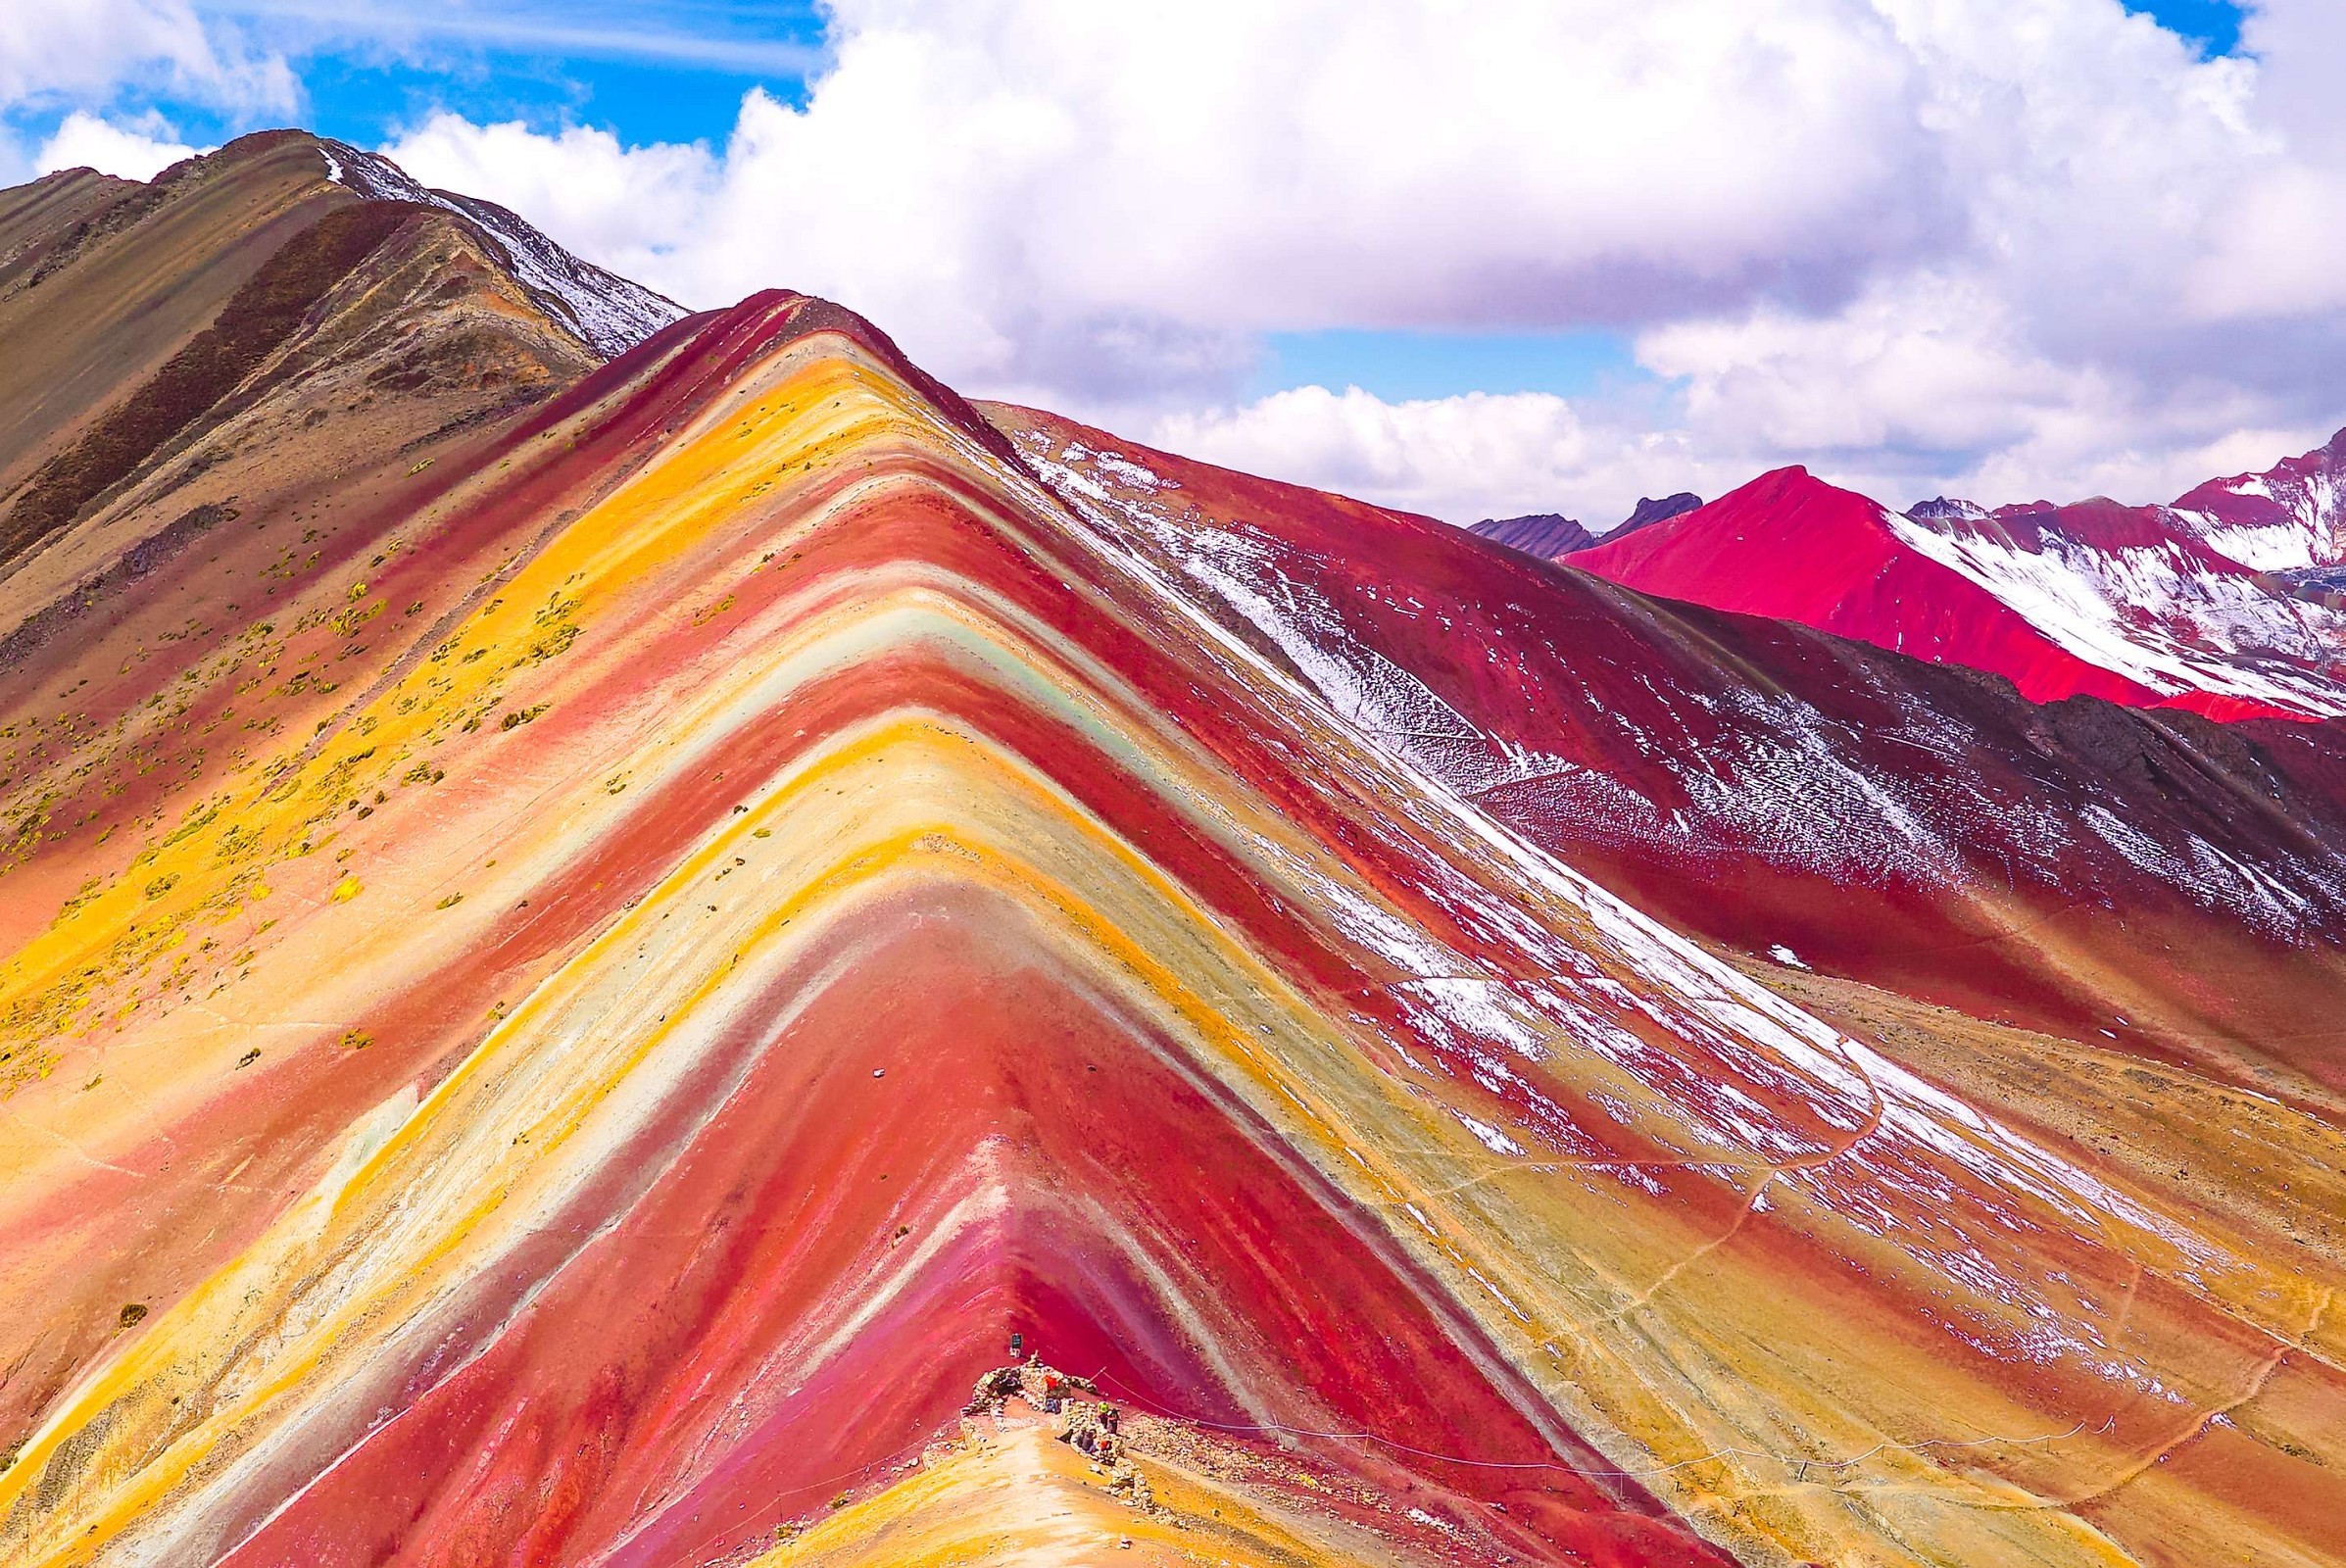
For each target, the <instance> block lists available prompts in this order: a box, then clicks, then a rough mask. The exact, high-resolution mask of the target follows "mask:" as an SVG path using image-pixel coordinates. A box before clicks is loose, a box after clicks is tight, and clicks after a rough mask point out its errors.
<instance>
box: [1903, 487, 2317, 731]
mask: <svg viewBox="0 0 2346 1568" xmlns="http://www.w3.org/2000/svg"><path fill="white" fill-rule="evenodd" d="M1970 520H1971V519H1968V518H1966V517H1964V516H1962V515H1960V514H1952V513H1944V512H1941V513H1934V514H1932V515H1930V516H1927V517H1917V516H1913V515H1907V514H1904V513H1896V512H1890V511H1888V510H1887V509H1883V511H1882V523H1883V525H1884V526H1885V527H1887V528H1888V529H1889V530H1890V531H1891V532H1892V533H1894V534H1895V535H1896V536H1897V537H1898V539H1899V541H1900V542H1901V543H1903V544H1905V545H1906V546H1907V547H1908V548H1910V549H1912V550H1915V551H1917V552H1919V553H1920V554H1922V555H1925V556H1928V557H1929V558H1930V559H1931V560H1932V561H1934V562H1937V563H1938V564H1940V565H1942V566H1945V567H1947V568H1948V569H1949V570H1951V571H1954V572H1957V573H1959V574H1960V575H1962V576H1963V577H1965V578H1967V579H1969V580H1970V581H1971V582H1973V583H1975V584H1977V585H1978V586H1979V587H1980V588H1982V589H1984V590H1986V591H1987V592H1988V593H1990V594H1992V595H1994V596H1995V598H1996V599H1997V600H1998V601H1999V602H2001V603H2002V604H2004V605H2006V606H2008V607H2009V608H2010V609H2011V610H2013V611H2014V612H2015V613H2018V614H2019V615H2020V616H2021V617H2022V618H2023V619H2025V620H2027V621H2028V624H2029V625H2031V626H2033V627H2034V628H2035V629H2036V630H2037V631H2039V632H2041V633H2043V634H2044V636H2045V637H2047V638H2048V639H2050V640H2051V641H2052V642H2053V643H2055V644H2057V645H2058V646H2059V647H2061V648H2062V649H2064V650H2066V651H2067V652H2069V653H2071V654H2073V655H2075V656H2076V657H2077V658H2079V659H2081V660H2084V661H2085V662H2087V663H2090V664H2094V665H2096V666H2098V667H2100V668H2102V669H2106V670H2109V671H2111V672H2112V673H2114V674H2119V675H2123V676H2125V677H2126V678H2127V679H2129V680H2132V681H2134V682H2136V683H2137V684H2139V685H2141V686H2144V687H2147V688H2149V689H2150V690H2152V691H2154V692H2158V693H2160V694H2162V695H2163V696H2171V697H2172V696H2176V695H2179V694H2182V693H2185V692H2213V693H2219V694H2222V695H2224V696H2228V697H2236V698H2240V699H2242V700H2244V701H2248V702H2254V703H2263V704H2266V705H2269V706H2271V707H2273V708H2277V709H2281V710H2283V711H2289V712H2295V713H2303V714H2307V715H2309V716H2327V715H2332V714H2341V713H2346V683H2341V681H2340V680H2339V679H2337V678H2335V677H2334V676H2331V675H2326V674H2324V673H2322V671H2326V670H2334V669H2336V668H2337V667H2338V666H2339V665H2340V664H2341V662H2346V616H2341V615H2340V614H2339V613H2337V612H2335V611H2332V610H2328V609H2326V608H2324V607H2322V606H2320V605H2314V604H2308V603H2305V602H2303V601H2299V600H2295V599H2291V598H2289V597H2287V596H2286V595H2284V594H2281V593H2277V592H2275V591H2273V589H2271V588H2269V587H2267V586H2266V585H2264V584H2263V583H2261V582H2259V581H2258V580H2257V579H2256V577H2255V576H2254V575H2252V574H2251V573H2249V572H2248V571H2245V570H2240V571H2234V570H2225V569H2224V565H2225V564H2226V563H2223V562H2212V561H2210V560H2208V559H2207V558H2206V557H2204V556H2202V555H2200V554H2198V553H2197V552H2194V551H2192V550H2190V549H2189V548H2188V547H2186V546H2185V545H2184V544H2183V543H2182V541H2181V540H2179V539H2175V538H2169V539H2166V540H2162V541H2160V542H2158V543H2155V544H2149V545H2143V546H2132V547H2120V548H2098V547H2095V546H2091V545H2087V544H2084V543H2081V542H2078V541H2077V540H2074V539H2072V538H2070V537H2069V536H2067V535H2066V534H2064V533H2062V532H2061V531H2060V530H2059V529H2058V528H2057V527H2047V528H2044V529H2042V530H2041V531H2040V535H2039V539H2038V541H2037V542H2038V546H2039V548H2036V549H2033V550H2030V549H2024V548H2020V547H2019V546H2017V545H2016V544H2015V543H2014V542H2013V541H2012V539H2011V537H2010V535H2009V534H2008V533H2007V532H2006V531H2005V530H2003V529H2000V528H1986V527H1971V526H1964V524H1965V523H1966V522H1968V521H1970Z"/></svg>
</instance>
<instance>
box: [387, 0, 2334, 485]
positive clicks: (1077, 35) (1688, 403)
mask: <svg viewBox="0 0 2346 1568" xmlns="http://www.w3.org/2000/svg"><path fill="white" fill-rule="evenodd" d="M831 16H832V37H831V42H832V45H833V61H834V63H833V64H832V66H831V67H830V69H829V70H828V71H827V72H826V73H823V74H822V75H820V76H819V77H818V78H816V79H815V80H814V81H813V82H812V83H811V84H810V89H809V93H808V96H807V99H806V103H805V104H804V106H803V107H798V106H792V105H789V104H785V103H782V102H779V101H777V100H775V99H774V98H771V97H769V96H767V95H765V94H763V93H753V94H751V95H750V96H749V97H748V98H747V99H746V100H745V101H744V103H743V105H742V109H741V114H740V118H739V120H738V122H737V123H736V126H735V129H734V132H733V134H732V136H731V138H730V140H729V141H728V143H727V144H726V145H725V146H724V147H723V148H721V149H709V148H705V147H652V148H634V149H629V148H623V147H621V146H620V145H619V144H618V143H617V142H616V141H615V140H613V139H612V138H611V137H610V136H608V135H606V134H603V133H601V132H593V131H584V130H569V131H564V132H562V133H561V134H559V135H546V134H540V133H534V132H532V131H530V130H528V129H527V128H526V127H523V126H520V125H485V126H484V125H476V124H472V123H467V122H464V121H463V120H460V119H457V118H455V117H453V116H442V117H437V118H435V119H432V120H430V121H428V122H426V123H423V124H421V125H419V126H418V127H416V128H415V131H414V132H413V133H412V134H410V135H408V136H407V137H405V138H403V139H401V140H399V141H397V142H395V143H394V145H393V146H392V147H390V148H389V149H388V150H389V151H390V152H391V154H392V156H394V157H396V158H398V159H400V160H401V161H402V162H403V163H405V164H407V165H408V166H409V167H410V168H411V169H412V170H413V172H415V173H416V174H418V175H419V176H421V177H423V178H425V179H427V180H429V181H432V182H435V183H440V184H446V185H451V186H455V187H458V188H463V189H467V190H473V191H476V192H478V193H479V194H482V195H485V196H489V197H491V198H493V199H496V200H500V201H504V202H506V203H508V204H509V205H512V206H513V207H515V208H517V209H519V210H521V211H523V212H524V213H527V214H529V215H530V216H531V217H533V218H534V219H537V220H538V221H542V222H543V223H544V224H545V225H546V226H547V227H548V228H549V229H550V230H552V231H553V232H554V233H555V234H556V235H557V237H559V238H562V239H563V240H564V241H565V242H567V243H570V244H572V245H574V246H576V247H577V248H579V249H581V250H583V251H585V252H587V253H589V254H591V255H594V256H596V257H597V258H598V259H599V260H604V261H606V262H608V263H611V264H612V265H615V266H618V267H620V268H621V269H622V270H632V271H635V272H637V273H638V274H640V275H642V276H644V277H645V279H646V281H648V282H651V283H653V284H655V285H656V286H659V287H660V288H662V289H664V290H665V291H667V292H669V293H671V294H674V295H676V296H677V297H679V298H682V299H686V300H690V301H694V302H697V303H704V304H711V303H722V302H725V301H728V300H730V299H732V298H735V297H738V296H739V295H741V294H743V293H746V292H748V291H749V290H751V289H753V288H755V287H758V286H762V285H766V284H775V283H779V284H787V285H790V286H795V287H801V288H806V289H808V290H810V291H813V292H818V293H823V294H827V295H830V296H831V297H834V298H837V299H840V300H842V301H843V302H845V303H847V304H849V305H852V306H855V308H857V309H860V310H863V311H864V312H866V313H867V314H869V315H871V316H872V317H873V318H874V319H877V320H878V321H880V323H881V324H882V325H883V326H885V327H887V328H888V329H889V330H890V331H891V332H893V333H895V334H896V335H897V336H898V337H899V339H900V340H901V341H903V342H904V345H905V347H906V348H907V349H908V350H909V351H910V352H911V353H912V354H913V355H914V356H915V357H916V358H918V359H920V360H922V361H923V362H924V363H926V364H928V365H929V366H930V367H931V368H934V369H936V370H937V371H938V372H940V373H941V374H943V375H944V376H945V377H946V378H947V379H948V380H951V381H953V382H955V383H956V384H958V385H962V386H964V387H965V388H967V389H969V390H972V391H978V392H992V393H997V394H1008V395H1015V396H1019V397H1023V398H1025V399H1027V400H1030V401H1038V402H1043V403H1046V404H1050V405H1054V406H1057V407H1060V408H1063V409H1066V410H1068V411H1069V412H1071V413H1076V414H1079V415H1085V416H1089V417H1097V418H1101V419H1102V420H1104V421H1110V422H1115V421H1120V422H1123V423H1124V424H1125V425H1126V427H1127V428H1130V429H1134V430H1136V431H1138V430H1147V431H1149V432H1150V433H1152V434H1154V435H1155V436H1156V437H1157V438H1158V439H1160V440H1174V438H1175V437H1179V440H1185V441H1187V442H1189V443H1190V445H1191V447H1192V449H1194V450H1197V451H1198V452H1200V453H1201V454H1202V455H1209V456H1216V457H1220V458H1223V459H1225V460H1228V461H1236V460H1237V455H1238V454H1245V455H1246V466H1253V467H1257V468H1261V469H1265V470H1267V471H1271V472H1275V473H1279V474H1281V475H1283V476H1293V477H1297V478H1302V479H1305V480H1308V481H1311V482H1316V483H1322V484H1347V485H1350V486H1351V487H1353V488H1356V489H1361V490H1364V491H1371V492H1374V493H1377V494H1378V495H1380V497H1381V498H1382V499H1388V500H1393V501H1395V502H1399V503H1401V504H1408V505H1416V506H1421V507H1424V508H1427V509H1429V510H1434V511H1437V512H1440V513H1442V514H1443V515H1452V516H1464V515H1479V514H1480V512H1481V511H1483V510H1486V509H1489V510H1499V509H1501V508H1515V509H1521V508H1529V507H1534V506H1537V507H1539V508H1540V509H1542V510H1544V509H1547V508H1563V509H1565V510H1574V511H1586V512H1588V513H1590V514H1591V515H1593V516H1595V517H1596V518H1598V519H1600V520H1601V519H1603V518H1604V517H1605V516H1606V515H1608V514H1610V513H1612V512H1614V511H1617V510H1618V508H1619V507H1620V506H1621V505H1623V504H1625V503H1626V501H1627V500H1634V499H1635V497H1636V495H1637V493H1638V492H1640V491H1642V492H1645V493H1654V492H1655V491H1658V490H1660V489H1665V488H1675V487H1677V486H1679V485H1681V484H1686V483H1688V482H1689V481H1688V479H1687V477H1686V475H1687V474H1689V473H1693V472H1716V473H1718V474H1720V475H1722V476H1728V477H1741V476H1746V475H1748V473H1749V472H1751V471H1754V470H1755V469H1757V468H1759V467H1762V466H1770V465H1773V464H1776V463H1782V462H1792V461H1805V462H1809V463H1811V465H1812V466H1816V467H1817V468H1818V469H1819V470H1820V471H1823V472H1829V473H1833V474H1834V475H1835V476H1839V477H1846V478H1852V479H1856V480H1859V481H1861V482H1865V483H1868V484H1870V485H1875V486H1879V487H1882V489H1884V490H1887V491H1889V492H1892V494H1890V495H1888V496H1886V497H1885V498H1886V499H1893V500H1903V499H1910V498H1911V497H1910V496H1909V495H1906V494H1904V493H1902V492H1906V491H1913V492H1920V493H1928V492H1929V491H1930V490H1932V489H1937V488H1946V487H1954V488H1957V489H1959V490H1960V489H1975V490H1978V491H1979V492H1980V493H1981V495H1982V498H1983V499H1986V500H1990V501H1995V500H2001V499H2006V498H2007V497H2009V496H2011V495H2016V494H2029V495H2034V494H2045V495H2053V496H2063V495H2071V494H2077V493H2080V492H2082V491H2084V490H2086V489H2089V488H2090V489H2106V490H2111V491H2115V492H2118V493H2122V494H2128V495H2132V496H2148V495H2157V494H2161V493H2164V492H2169V491H2172V490H2173V489H2176V488H2180V483H2179V482H2178V481H2187V480H2188V479H2190V478H2192V477H2196V476H2197V475H2196V474H2195V473H2193V472H2188V471H2182V470H2181V469H2180V467H2179V466H2180V465H2182V464H2184V463H2186V462H2196V461H2199V460H2200V459H2201V458H2202V457H2204V456H2205V455H2208V454H2211V453H2224V454H2226V459H2225V461H2227V462H2231V463H2232V464H2233V466H2238V463H2237V461H2236V459H2237V454H2238V453H2239V452H2240V451H2241V450H2243V448H2244V446H2245V444H2246V443H2247V442H2248V441H2249V440H2250V439H2251V438H2252V437H2253V438H2255V439H2260V440H2262V439H2273V440H2287V441H2297V440H2300V439H2302V438H2305V437H2307V436H2309V435H2314V434H2319V433H2322V427H2323V425H2324V423H2325V421H2330V420H2334V419H2337V418H2339V417H2346V385H2341V384H2340V381H2339V377H2338V372H2337V366H2338V365H2339V364H2341V363H2346V356H2342V354H2341V350H2346V201H2341V200H2340V199H2339V198H2340V197H2341V195H2346V109H2341V108H2340V106H2339V95H2338V94H2337V93H2336V92H2335V89H2334V84H2333V82H2332V80H2331V77H2332V76H2333V74H2334V69H2335V63H2336V61H2337V59H2338V58H2339V57H2340V55H2341V53H2342V52H2346V9H2342V8H2340V7H2339V6H2338V5H2337V3H2336V0H2263V3H2262V4H2261V5H2260V6H2259V8H2258V9H2257V11H2256V12H2255V13H2254V14H2253V15H2252V17H2251V19H2250V23H2249V30H2248V39H2249V42H2250V44H2251V46H2252V48H2253V49H2254V50H2255V51H2256V52H2257V53H2256V57H2255V58H2239V59H2223V60H2214V61H2208V60H2202V59H2200V58H2199V57H2198V55H2197V54H2196V52H2195V51H2194V49H2193V48H2192V47H2191V46H2189V45H2187V44H2186V43H2185V42H2184V41H2183V40H2181V39H2179V38H2177V37H2176V36H2175V35H2174V34H2173V33H2170V32H2167V31H2164V30H2162V29H2161V28H2159V27H2158V26H2157V25H2155V24H2154V23H2153V22H2151V21H2150V19H2148V18H2146V17H2142V16H2137V15H2129V14H2128V13H2126V11H2125V9H2124V8H2123V6H2122V5H2121V4H2120V3H2119V0H1646V3H1644V4H1640V5H1637V6H1623V5H1620V4H1618V3H1617V0H1477V3H1475V4H1471V5H1469V4H1465V3H1462V0H1290V3H1286V4H1281V5H1275V6H1274V5H1263V4H1259V3H1241V0H1197V3H1195V4H1192V5H1189V6H1185V7H1182V8H1159V7H1125V6H1100V5H1097V4H1094V3H1090V0H837V3H836V5H835V6H834V7H833V8H832V13H831ZM1329 326H1355V327H1398V326H1407V327H1412V328H1418V329H1425V328H1429V327H1435V328H1440V327H1447V328H1453V329H1482V328H1488V329H1536V328H1548V327H1552V328H1587V327H1589V326H1596V327H1614V328H1617V329H1620V330H1623V331H1625V332H1628V333H1631V334H1633V336H1634V339H1635V342H1636V345H1637V355H1638V358H1639V361H1640V363H1641V364H1642V365H1643V366H1644V367H1645V368H1646V369H1648V370H1649V371H1651V372H1652V373H1653V374H1654V375H1656V376H1659V377H1664V378H1668V381H1669V383H1670V387H1671V389H1672V395H1671V396H1670V397H1667V398H1656V397H1655V396H1654V395H1653V393H1652V392H1651V390H1650V389H1648V390H1646V391H1644V392H1642V393H1638V392H1636V391H1634V390H1633V392H1632V394H1631V395H1629V396H1628V397H1627V398H1625V399H1614V398H1609V397H1608V398H1598V399H1594V400H1586V401H1583V402H1580V403H1578V404H1575V405H1569V406H1568V405H1565V404H1563V403H1560V402H1558V401H1557V400H1554V399H1544V400H1542V399H1525V398H1505V397H1502V398H1492V399H1485V400H1482V401H1479V402H1478V401H1473V400H1463V399H1447V400H1436V401H1432V402H1426V403H1403V404H1387V403H1382V402H1380V401H1378V400H1376V399H1373V398H1369V397H1368V396H1367V395H1366V394H1361V393H1351V392H1347V393H1344V394H1341V395H1339V394H1336V393H1332V392H1328V391H1324V390H1318V389H1302V390H1298V391H1296V392H1294V393H1291V394H1285V395H1282V396H1281V397H1276V398H1272V399H1267V400H1263V401H1259V402H1256V403H1253V404H1249V405H1245V406H1234V403H1233V394H1234V393H1235V392H1236V391H1237V389H1238V388H1239V387H1241V386H1242V385H1244V384H1245V380H1246V373H1247V370H1248V368H1249V366H1250V363H1251V357H1252V352H1253V345H1254V343H1255V341H1256V338H1257V335H1258V334H1260V333H1262V332H1264V331H1270V330H1299V329H1312V328H1318V327H1329ZM1199 411H1205V412H1199ZM1175 444H1179V441H1175ZM1696 455H1699V458H1700V465H1699V466H1696V464H1695V462H1694V459H1695V457H1696ZM2277 455H2278V450H2277V449H2275V450H2273V451H2271V452H2267V453H2265V454H2263V455H2262V457H2263V459H2264V460H2267V461H2269V460H2270V458H2271V457H2273V456H2277ZM1665 460H1669V466H1667V467H1666V468H1665V467H1663V466H1661V465H1662V464H1663V463H1664V461H1665ZM1640 463H1650V464H1653V465H1655V467H1654V468H1653V470H1652V471H1651V472H1650V474H1649V475H1642V476H1641V475H1639V474H1638V473H1637V465H1638V464H1640ZM1548 485H1553V486H1554V487H1555V488H1554V489H1553V491H1552V492H1550V493H1546V494H1537V493H1535V492H1538V491H1540V489H1541V487H1543V486H1548ZM1501 497H1508V498H1512V499H1508V500H1505V501H1501V500H1500V499H1499V498H1501Z"/></svg>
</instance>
